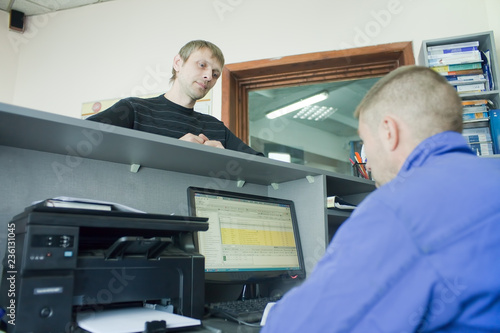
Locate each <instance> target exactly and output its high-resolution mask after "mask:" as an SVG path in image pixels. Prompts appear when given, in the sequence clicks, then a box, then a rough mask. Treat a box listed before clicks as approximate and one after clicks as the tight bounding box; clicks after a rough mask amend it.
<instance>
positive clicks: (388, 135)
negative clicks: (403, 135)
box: [382, 116, 400, 151]
mask: <svg viewBox="0 0 500 333" xmlns="http://www.w3.org/2000/svg"><path fill="white" fill-rule="evenodd" d="M399 131H400V126H399V124H398V122H397V120H396V119H394V118H392V117H391V116H385V117H384V119H383V120H382V140H383V142H384V145H385V147H386V148H387V149H388V150H389V151H394V150H396V148H397V147H398V145H399V144H400V142H399V140H400V133H399Z"/></svg>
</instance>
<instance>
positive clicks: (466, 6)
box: [0, 0, 500, 117]
mask: <svg viewBox="0 0 500 333" xmlns="http://www.w3.org/2000/svg"><path fill="white" fill-rule="evenodd" d="M499 11H500V10H499V5H498V1H495V0H478V1H455V0H440V1H432V0H422V1H412V0H374V1H361V0H358V1H350V2H347V1H341V0H335V1H323V0H308V1H305V0H304V1H303V0H300V1H294V2H290V1H286V0H273V1H266V0H252V1H249V0H210V1H207V0H169V1H162V0H119V1H111V2H107V3H103V4H98V5H93V6H85V7H80V8H76V9H71V10H65V11H60V12H57V13H54V14H50V15H40V16H33V17H29V18H28V22H27V31H26V32H25V33H24V34H23V35H20V34H17V33H15V32H7V31H5V30H4V29H5V26H6V25H7V21H8V16H6V15H5V14H4V13H2V15H0V26H2V30H0V33H1V34H2V35H3V36H2V37H0V38H3V39H5V35H4V34H5V33H7V34H10V35H11V40H14V41H15V42H14V43H13V42H12V41H10V42H9V43H8V44H10V46H11V47H14V46H15V48H16V51H13V50H12V49H9V46H5V45H4V43H2V46H0V48H1V50H4V49H7V57H6V58H4V57H3V56H2V60H3V61H2V62H1V64H0V66H1V67H0V69H1V71H2V75H1V76H0V86H1V87H4V86H9V84H12V82H13V77H15V80H14V81H15V83H16V85H15V90H14V91H13V92H12V91H11V89H12V88H10V90H9V89H6V90H3V89H2V92H1V93H0V101H3V102H12V103H14V104H18V105H22V106H26V107H32V108H36V109H41V110H46V111H50V112H55V113H59V114H64V115H68V116H72V117H78V116H79V114H80V109H81V104H82V103H83V102H87V101H93V100H99V99H108V98H118V97H124V96H130V95H141V94H144V93H148V94H149V93H161V92H163V91H165V90H167V89H168V78H169V72H170V66H171V61H172V58H173V56H174V55H175V53H176V52H177V50H178V49H179V48H180V47H181V46H182V45H183V44H184V43H185V42H186V41H188V40H191V39H195V38H203V39H208V40H211V41H213V42H215V43H216V44H218V45H219V46H220V47H221V48H222V50H223V51H224V53H225V56H226V60H227V63H235V62H242V61H249V60H256V59H264V58H273V57H280V56H284V55H293V54H302V53H309V52H317V51H325V50H335V49H342V48H348V47H357V46H365V45H376V44H383V43H391V42H398V41H413V43H414V48H415V51H416V57H418V52H419V49H420V44H421V41H422V40H424V39H430V38H440V37H448V36H454V35H461V34H469V33H474V32H480V31H487V30H492V29H493V30H496V31H495V32H496V33H497V38H498V35H500V31H499V30H498V29H499V27H498V24H499V23H498V22H497V18H498V14H499ZM495 12H496V14H495ZM14 34H15V35H14ZM12 36H14V37H12ZM13 45H14V46H13ZM17 49H18V50H17ZM2 54H5V53H2ZM5 63H7V64H8V66H6V65H5ZM11 68H17V73H13V72H12V69H11ZM220 96H221V92H220V84H218V85H217V86H216V88H215V89H214V95H213V110H214V115H215V116H219V115H220Z"/></svg>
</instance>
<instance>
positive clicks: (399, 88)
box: [354, 66, 463, 140]
mask: <svg viewBox="0 0 500 333" xmlns="http://www.w3.org/2000/svg"><path fill="white" fill-rule="evenodd" d="M462 110H463V108H462V102H461V99H460V97H459V96H458V94H457V92H456V91H455V89H454V88H453V86H452V85H450V84H449V83H448V82H447V81H446V79H445V78H444V77H442V76H441V75H439V74H438V73H436V72H435V71H434V70H432V69H429V68H427V67H422V66H403V67H399V68H397V69H395V70H394V71H392V72H390V73H389V74H387V75H386V76H384V77H383V78H381V79H380V80H379V81H378V82H377V83H375V85H373V87H372V88H371V89H370V90H369V91H368V93H367V94H366V95H365V97H364V98H363V100H362V101H361V103H360V104H359V105H358V107H357V108H356V110H355V112H354V116H355V117H356V118H359V117H360V115H361V114H363V119H364V120H365V123H366V124H367V125H368V126H378V124H379V122H380V120H381V119H382V117H383V116H384V115H386V114H394V115H397V116H399V117H400V118H401V119H403V120H404V121H405V122H406V123H407V124H408V125H410V128H412V131H413V133H412V134H413V136H414V138H416V139H418V140H424V139H426V138H428V137H430V136H432V135H434V134H437V133H440V132H444V131H454V132H458V133H461V132H462V128H463V123H462V113H463V111H462Z"/></svg>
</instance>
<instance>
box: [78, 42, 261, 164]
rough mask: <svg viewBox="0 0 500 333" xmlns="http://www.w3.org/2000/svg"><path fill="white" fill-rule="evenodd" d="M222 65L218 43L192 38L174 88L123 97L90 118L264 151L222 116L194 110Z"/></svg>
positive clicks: (176, 67)
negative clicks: (246, 140) (146, 95)
mask: <svg viewBox="0 0 500 333" xmlns="http://www.w3.org/2000/svg"><path fill="white" fill-rule="evenodd" d="M223 67H224V56H223V54H222V51H221V50H220V49H219V48H218V47H217V46H216V45H215V44H213V43H211V42H208V41H205V40H194V41H190V42H188V43H187V44H186V45H184V46H183V47H182V48H181V49H180V51H179V53H178V54H177V55H176V56H175V57H174V61H173V64H172V78H171V79H170V82H171V84H172V87H171V89H170V90H169V91H167V92H166V93H165V94H162V95H160V96H157V97H153V98H147V99H143V98H137V97H130V98H125V99H122V100H120V101H118V102H117V103H116V104H114V105H113V106H111V107H110V108H109V109H107V110H105V111H103V112H100V113H98V114H95V115H93V116H90V117H89V118H87V119H88V120H92V121H98V122H104V123H108V124H112V125H116V126H120V127H127V128H132V129H136V130H140V131H144V132H150V133H155V134H160V135H164V136H168V137H172V138H177V139H180V140H184V141H189V142H194V143H198V144H202V145H207V146H212V147H217V148H227V149H231V150H237V151H242V152H245V153H249V154H254V155H262V154H261V153H258V152H256V151H255V150H253V149H252V148H250V147H249V146H247V145H246V144H245V143H244V142H243V141H242V140H240V139H239V138H238V137H236V136H235V135H234V134H233V133H232V132H231V131H230V130H229V129H228V128H227V127H226V126H225V125H224V123H223V122H221V121H220V120H218V119H217V118H215V117H213V116H210V115H207V114H203V113H199V112H196V111H195V110H194V105H195V103H196V101H198V100H200V99H201V98H203V97H204V96H206V94H207V93H208V92H209V91H210V89H212V88H213V86H214V85H215V83H216V82H217V80H218V79H219V77H220V75H221V73H222V68H223Z"/></svg>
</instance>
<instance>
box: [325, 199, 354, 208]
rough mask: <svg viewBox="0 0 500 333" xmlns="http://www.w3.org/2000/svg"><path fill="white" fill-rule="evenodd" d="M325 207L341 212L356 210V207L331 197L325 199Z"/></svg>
mask: <svg viewBox="0 0 500 333" xmlns="http://www.w3.org/2000/svg"><path fill="white" fill-rule="evenodd" d="M326 207H327V208H335V209H342V210H354V209H355V208H356V205H353V204H352V203H349V202H347V201H345V200H343V199H342V198H340V197H338V196H336V195H333V196H330V197H327V198H326Z"/></svg>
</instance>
